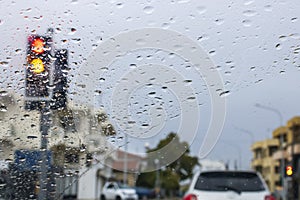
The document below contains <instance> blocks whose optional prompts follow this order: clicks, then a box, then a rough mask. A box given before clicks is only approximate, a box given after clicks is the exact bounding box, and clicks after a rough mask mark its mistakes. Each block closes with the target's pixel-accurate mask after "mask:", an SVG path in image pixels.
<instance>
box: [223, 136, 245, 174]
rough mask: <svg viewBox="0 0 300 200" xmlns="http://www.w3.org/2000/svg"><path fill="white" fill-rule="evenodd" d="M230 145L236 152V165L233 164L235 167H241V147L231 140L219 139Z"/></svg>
mask: <svg viewBox="0 0 300 200" xmlns="http://www.w3.org/2000/svg"><path fill="white" fill-rule="evenodd" d="M220 142H222V143H224V144H226V145H228V146H230V147H232V148H233V149H235V150H236V152H237V154H238V159H237V160H238V166H235V169H236V170H237V169H242V149H241V147H240V146H239V145H236V144H235V143H232V142H228V141H224V140H222V141H220Z"/></svg>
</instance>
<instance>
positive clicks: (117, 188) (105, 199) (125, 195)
mask: <svg viewBox="0 0 300 200" xmlns="http://www.w3.org/2000/svg"><path fill="white" fill-rule="evenodd" d="M100 199H101V200H137V199H138V196H137V194H136V191H135V189H133V188H130V187H128V186H126V185H121V184H118V183H117V182H107V183H106V184H105V185H104V186H103V189H102V193H101V197H100Z"/></svg>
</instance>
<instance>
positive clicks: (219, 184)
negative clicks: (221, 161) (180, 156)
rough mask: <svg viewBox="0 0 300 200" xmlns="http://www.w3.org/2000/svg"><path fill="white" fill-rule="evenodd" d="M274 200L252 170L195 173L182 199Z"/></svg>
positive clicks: (262, 181) (261, 180)
mask: <svg viewBox="0 0 300 200" xmlns="http://www.w3.org/2000/svg"><path fill="white" fill-rule="evenodd" d="M220 199H222V200H275V198H274V197H273V196H272V195H270V192H269V190H268V187H267V185H266V183H265V181H264V180H263V179H262V177H261V176H260V174H258V173H257V172H253V171H205V172H199V173H197V174H196V175H195V176H194V178H193V180H192V183H191V185H190V187H189V189H188V191H187V193H186V195H185V196H184V198H183V200H220Z"/></svg>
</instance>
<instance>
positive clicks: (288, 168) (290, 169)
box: [285, 165, 293, 176]
mask: <svg viewBox="0 0 300 200" xmlns="http://www.w3.org/2000/svg"><path fill="white" fill-rule="evenodd" d="M285 174H286V175H287V176H292V175H293V167H292V166H291V165H288V166H286V168H285Z"/></svg>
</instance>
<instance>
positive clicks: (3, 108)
mask: <svg viewBox="0 0 300 200" xmlns="http://www.w3.org/2000/svg"><path fill="white" fill-rule="evenodd" d="M0 111H1V112H7V107H6V106H5V105H3V104H2V105H0Z"/></svg>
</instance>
